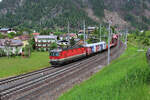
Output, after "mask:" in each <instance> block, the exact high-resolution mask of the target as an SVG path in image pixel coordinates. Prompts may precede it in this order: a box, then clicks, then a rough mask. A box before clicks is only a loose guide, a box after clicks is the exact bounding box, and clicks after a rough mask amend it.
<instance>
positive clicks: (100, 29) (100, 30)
mask: <svg viewBox="0 0 150 100" xmlns="http://www.w3.org/2000/svg"><path fill="white" fill-rule="evenodd" d="M101 32H102V26H101V24H100V28H99V33H100V42H101V41H102V39H101Z"/></svg>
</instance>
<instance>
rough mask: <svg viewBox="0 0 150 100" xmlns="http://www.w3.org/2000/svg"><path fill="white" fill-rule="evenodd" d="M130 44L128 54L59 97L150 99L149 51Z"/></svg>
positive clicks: (74, 99)
mask: <svg viewBox="0 0 150 100" xmlns="http://www.w3.org/2000/svg"><path fill="white" fill-rule="evenodd" d="M137 49H138V48H136V47H133V46H131V45H130V44H129V45H128V48H127V49H126V51H125V53H124V54H122V55H121V57H120V58H118V59H117V60H114V61H113V62H112V63H111V64H110V65H109V66H107V67H105V68H104V69H102V70H101V71H100V72H98V73H96V74H95V75H94V76H92V77H91V78H90V79H89V80H87V81H85V82H84V83H82V84H80V85H76V86H75V87H74V88H73V89H71V90H70V91H68V92H67V93H65V94H63V95H62V96H60V97H59V99H58V100H150V86H149V82H150V68H149V67H148V63H147V60H146V55H145V53H146V52H138V51H137Z"/></svg>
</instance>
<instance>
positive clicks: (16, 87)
mask: <svg viewBox="0 0 150 100" xmlns="http://www.w3.org/2000/svg"><path fill="white" fill-rule="evenodd" d="M114 53H115V50H114ZM99 55H101V54H97V55H95V56H92V57H90V58H89V59H83V60H81V61H80V62H75V63H72V64H68V65H65V66H63V67H60V68H53V67H52V68H46V69H42V70H39V71H35V72H33V73H28V74H24V75H20V76H17V77H12V78H8V79H5V80H1V81H0V86H1V87H0V96H1V97H0V99H1V100H2V99H9V98H11V96H12V95H14V94H17V93H19V92H25V91H28V90H32V89H33V88H37V87H41V86H42V85H43V84H46V83H48V82H49V81H51V83H50V84H52V83H55V82H56V81H58V79H60V78H61V76H64V75H65V74H68V73H70V72H71V73H73V72H74V71H76V72H78V71H79V70H82V69H84V68H88V66H89V65H95V64H98V63H99V61H100V60H101V61H103V60H104V59H105V58H106V56H105V57H101V58H99ZM93 62H95V63H94V64H93ZM95 66H96V65H95ZM74 73H75V72H74ZM54 80H55V81H54ZM10 84H11V85H10ZM20 100H21V99H20Z"/></svg>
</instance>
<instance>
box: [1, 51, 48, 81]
mask: <svg viewBox="0 0 150 100" xmlns="http://www.w3.org/2000/svg"><path fill="white" fill-rule="evenodd" d="M49 66H50V64H49V54H48V52H33V53H32V54H31V56H30V57H29V58H23V57H20V56H17V57H10V58H8V57H1V58H0V78H5V77H10V76H15V75H20V74H23V73H27V72H31V71H34V70H38V69H41V68H45V67H49Z"/></svg>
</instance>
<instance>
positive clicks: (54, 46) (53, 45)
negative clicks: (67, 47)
mask: <svg viewBox="0 0 150 100" xmlns="http://www.w3.org/2000/svg"><path fill="white" fill-rule="evenodd" d="M57 47H58V45H57V43H55V42H54V43H51V44H50V47H49V48H50V50H53V49H56V48H57Z"/></svg>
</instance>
